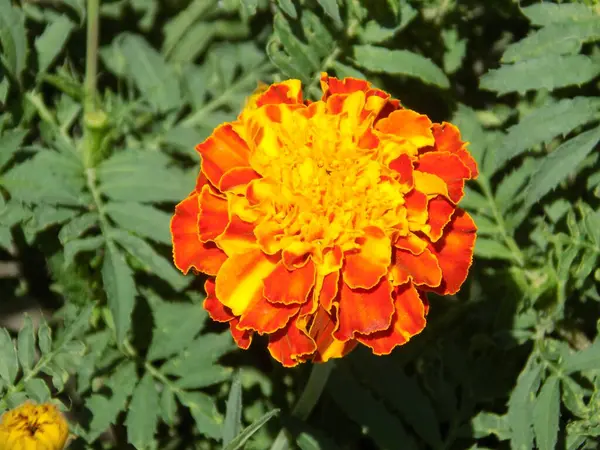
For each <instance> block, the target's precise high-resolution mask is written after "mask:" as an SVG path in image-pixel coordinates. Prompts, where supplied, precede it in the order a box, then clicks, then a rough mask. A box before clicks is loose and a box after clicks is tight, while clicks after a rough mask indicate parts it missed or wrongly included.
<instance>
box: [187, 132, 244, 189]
mask: <svg viewBox="0 0 600 450" xmlns="http://www.w3.org/2000/svg"><path fill="white" fill-rule="evenodd" d="M196 150H197V151H198V153H200V155H201V156H202V163H201V167H202V172H203V173H204V174H205V175H206V178H208V180H209V181H210V182H211V183H212V184H213V185H214V186H216V187H217V188H219V189H221V178H222V177H223V175H224V174H225V173H227V172H228V171H230V170H231V169H234V168H241V167H248V168H249V167H250V163H249V162H248V156H249V152H250V150H249V149H248V145H247V144H246V142H245V141H244V140H243V139H242V138H241V137H240V136H239V135H238V134H237V133H236V132H235V131H234V130H233V126H232V125H231V124H230V123H225V124H223V125H219V126H218V127H217V128H216V129H215V131H214V132H213V134H211V135H210V136H209V137H208V138H207V139H206V140H205V141H204V142H203V143H201V144H198V146H197V147H196Z"/></svg>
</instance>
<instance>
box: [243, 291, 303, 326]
mask: <svg viewBox="0 0 600 450" xmlns="http://www.w3.org/2000/svg"><path fill="white" fill-rule="evenodd" d="M299 310H300V306H299V305H283V304H281V303H271V302H269V301H268V300H267V299H266V298H265V297H264V296H263V295H260V296H257V297H255V298H254V299H253V301H252V302H251V303H250V304H249V305H248V307H247V308H246V311H244V313H243V314H242V316H241V317H240V323H239V324H238V328H239V329H241V330H253V331H256V332H258V333H260V334H265V333H266V334H271V333H274V332H275V331H277V330H280V329H282V328H283V327H285V326H286V325H287V323H288V322H289V320H290V318H291V317H292V316H295V315H296V314H297V313H298V311H299Z"/></svg>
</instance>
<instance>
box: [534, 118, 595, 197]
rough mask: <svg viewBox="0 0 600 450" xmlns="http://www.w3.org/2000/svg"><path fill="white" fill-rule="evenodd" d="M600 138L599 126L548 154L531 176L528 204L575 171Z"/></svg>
mask: <svg viewBox="0 0 600 450" xmlns="http://www.w3.org/2000/svg"><path fill="white" fill-rule="evenodd" d="M599 140H600V127H597V128H594V129H592V130H589V131H586V132H585V133H581V134H580V135H578V136H576V137H574V138H571V139H569V140H568V141H566V142H564V143H562V144H561V145H560V146H559V147H558V148H557V149H556V150H554V151H553V152H552V153H550V154H549V155H548V156H546V157H545V158H544V160H543V162H542V163H541V164H540V166H539V169H538V171H537V172H536V173H535V174H534V175H533V176H532V177H531V180H530V182H529V189H528V190H527V193H526V200H525V203H526V205H533V204H534V203H535V202H537V201H538V200H539V199H540V198H542V197H543V196H544V195H546V194H547V193H548V192H550V191H551V190H552V189H554V188H555V187H556V186H558V185H559V184H560V183H561V182H562V181H563V180H564V179H565V178H567V176H569V175H570V174H571V173H573V172H574V171H575V169H577V166H578V165H579V164H580V163H581V162H582V161H583V160H584V159H585V157H586V156H587V155H588V154H589V153H590V152H591V151H592V150H593V149H594V147H596V145H597V144H598V141H599Z"/></svg>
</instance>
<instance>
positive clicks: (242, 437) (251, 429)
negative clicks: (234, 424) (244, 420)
mask: <svg viewBox="0 0 600 450" xmlns="http://www.w3.org/2000/svg"><path fill="white" fill-rule="evenodd" d="M277 414H279V409H274V410H272V411H269V412H268V413H266V414H265V415H263V416H261V417H260V418H258V419H257V420H255V421H254V422H253V423H252V425H249V426H247V427H246V428H244V429H243V430H242V432H241V433H240V434H238V435H237V436H236V437H235V439H233V440H232V441H231V442H230V443H229V444H228V445H227V446H225V447H224V448H223V450H239V449H242V448H244V445H245V444H246V442H248V439H250V438H251V437H252V435H254V433H256V432H257V431H258V430H259V429H260V428H262V426H263V425H264V424H266V423H267V422H268V421H269V420H271V419H272V418H273V417H275V416H276V415H277Z"/></svg>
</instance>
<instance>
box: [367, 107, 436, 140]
mask: <svg viewBox="0 0 600 450" xmlns="http://www.w3.org/2000/svg"><path fill="white" fill-rule="evenodd" d="M431 126H432V123H431V120H429V117H427V116H426V115H423V114H419V113H417V112H415V111H412V110H410V109H399V110H397V111H394V112H392V113H391V114H390V115H389V116H387V117H386V118H385V119H381V120H379V121H378V122H377V125H376V129H377V130H378V131H380V132H382V133H386V134H393V135H395V136H398V137H399V138H403V139H406V140H407V141H409V142H410V143H412V144H413V145H414V146H416V147H417V148H419V147H424V146H427V145H432V144H433V143H434V139H433V133H432V132H431Z"/></svg>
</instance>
